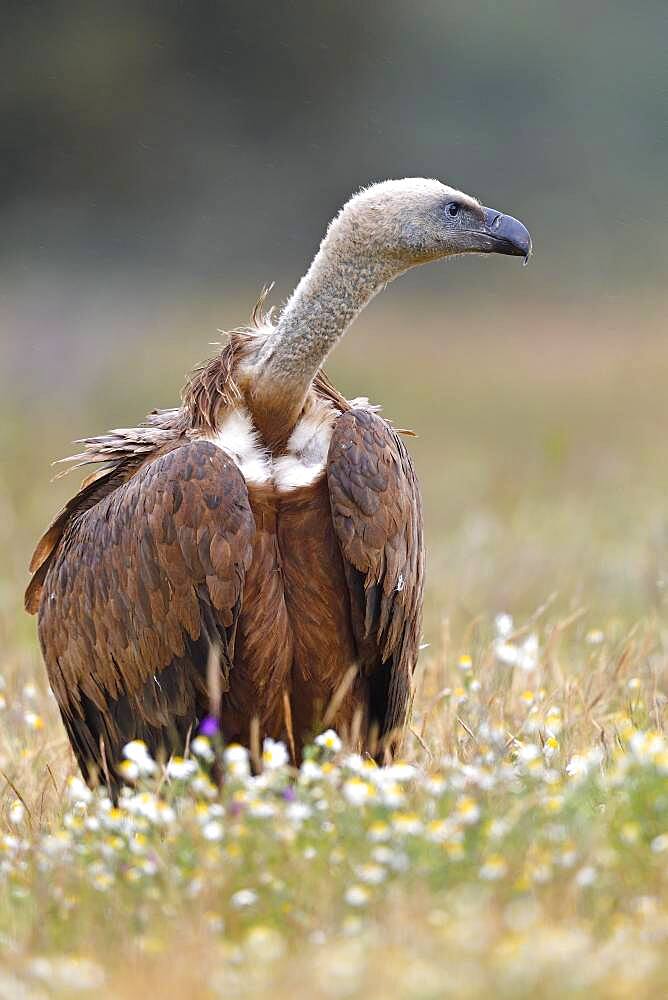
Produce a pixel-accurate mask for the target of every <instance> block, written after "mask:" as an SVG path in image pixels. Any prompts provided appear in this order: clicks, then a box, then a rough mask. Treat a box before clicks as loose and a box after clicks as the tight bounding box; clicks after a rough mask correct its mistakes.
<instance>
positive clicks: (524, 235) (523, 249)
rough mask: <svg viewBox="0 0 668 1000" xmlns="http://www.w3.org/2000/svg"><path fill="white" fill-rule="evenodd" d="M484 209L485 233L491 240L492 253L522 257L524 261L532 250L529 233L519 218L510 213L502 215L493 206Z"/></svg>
mask: <svg viewBox="0 0 668 1000" xmlns="http://www.w3.org/2000/svg"><path fill="white" fill-rule="evenodd" d="M484 211H485V233H486V234H487V235H488V236H489V237H490V238H491V240H492V253H504V254H509V255H510V256H511V257H524V262H525V263H526V262H527V261H528V260H529V257H530V256H531V252H532V250H533V246H532V243H531V235H530V234H529V230H528V229H527V228H526V226H523V225H522V223H521V222H520V221H519V219H513V217H512V215H503V213H502V212H497V211H496V210H495V209H493V208H486V209H485V210H484Z"/></svg>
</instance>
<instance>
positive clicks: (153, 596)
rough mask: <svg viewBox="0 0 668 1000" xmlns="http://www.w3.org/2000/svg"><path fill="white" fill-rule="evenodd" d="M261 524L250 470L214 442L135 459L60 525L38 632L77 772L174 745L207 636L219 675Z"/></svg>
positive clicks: (193, 712) (201, 705)
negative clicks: (134, 467)
mask: <svg viewBox="0 0 668 1000" xmlns="http://www.w3.org/2000/svg"><path fill="white" fill-rule="evenodd" d="M254 530H255V522H254V519H253V515H252V512H251V510H250V506H249V502H248V492H247V489H246V484H245V482H244V479H243V477H242V475H241V473H240V472H239V470H238V469H237V467H236V465H235V464H234V463H233V462H232V460H231V459H230V458H229V457H228V456H226V455H225V454H224V453H223V452H221V451H220V450H219V449H218V448H216V447H215V446H214V445H213V444H211V443H209V442H203V441H201V442H195V443H191V444H184V445H182V446H181V447H178V448H176V449H174V450H172V451H170V452H168V453H167V454H164V455H161V456H160V457H158V458H156V459H155V460H154V461H152V462H150V463H148V464H146V465H145V466H143V467H142V468H141V469H140V470H139V471H138V472H137V473H136V474H135V475H134V476H133V477H132V478H131V479H129V480H128V481H127V482H125V483H123V484H122V485H120V486H119V487H118V488H117V489H115V490H113V491H112V492H110V493H109V494H108V495H107V496H105V497H103V498H102V499H101V500H100V501H99V502H98V503H97V504H95V506H92V507H90V508H89V509H87V510H84V511H83V513H81V514H80V515H79V516H77V517H75V518H74V519H73V520H72V521H71V522H70V523H69V524H68V525H67V527H66V529H65V532H64V534H63V536H62V538H61V539H60V542H59V544H58V547H57V549H56V551H55V553H54V554H53V556H52V558H51V560H50V561H49V565H48V569H47V572H46V576H45V579H44V584H43V593H42V598H41V603H40V607H39V635H40V641H41V644H42V649H43V652H44V658H45V661H46V666H47V670H48V674H49V680H50V682H51V686H52V688H53V691H54V693H55V695H56V699H57V701H58V704H59V706H60V709H61V713H62V715H63V719H64V722H65V725H66V727H67V729H68V733H69V735H70V740H71V742H72V745H73V747H74V750H75V752H76V754H77V757H78V758H79V763H80V765H81V767H82V770H83V772H84V774H86V775H87V776H90V772H91V769H92V768H97V770H98V773H99V772H100V764H101V753H100V740H103V741H104V745H105V749H106V755H107V758H108V761H109V762H111V761H113V760H117V759H118V757H119V754H120V750H121V748H122V746H123V744H124V743H125V742H127V741H128V740H130V739H134V738H143V739H145V740H146V741H147V743H148V744H149V746H150V747H151V748H152V749H153V750H154V752H155V751H157V749H158V748H159V747H160V746H161V745H165V746H167V747H170V746H173V745H175V744H176V743H177V742H178V741H181V740H182V739H183V737H184V736H185V734H186V732H187V730H188V728H189V727H190V726H191V725H192V724H193V723H194V722H195V721H196V718H197V716H198V715H201V713H202V712H203V711H205V710H206V704H207V701H206V698H207V690H206V668H207V660H208V657H209V650H210V648H211V645H212V644H215V645H217V646H218V647H219V649H220V653H221V666H222V669H223V671H224V672H225V673H226V672H227V671H228V670H229V667H230V665H231V662H232V657H233V647H234V636H235V629H236V623H237V618H238V615H239V609H240V605H241V600H242V592H243V583H244V576H245V571H246V569H247V567H248V566H249V564H250V560H251V557H252V538H253V534H254Z"/></svg>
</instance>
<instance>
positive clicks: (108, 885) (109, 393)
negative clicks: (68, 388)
mask: <svg viewBox="0 0 668 1000" xmlns="http://www.w3.org/2000/svg"><path fill="white" fill-rule="evenodd" d="M398 302H400V297H399V296H396V295H394V292H392V293H391V295H390V296H388V301H387V304H386V303H385V301H383V302H382V303H379V304H377V305H376V306H374V308H373V310H372V311H370V313H369V314H368V318H365V319H364V320H362V321H361V323H360V329H359V330H356V331H355V332H354V333H352V334H351V335H350V337H349V339H348V341H347V342H346V344H345V346H344V347H343V348H342V349H341V350H340V352H339V353H338V354H337V355H336V357H335V358H334V359H333V364H332V366H331V367H330V371H331V373H332V374H333V375H334V376H335V378H336V379H337V381H338V383H339V385H340V386H341V388H342V389H344V391H346V392H347V393H348V394H350V395H354V394H358V393H360V392H368V394H369V395H370V396H371V397H372V398H373V399H374V400H379V401H382V402H384V403H385V411H386V414H387V415H388V416H390V417H392V418H393V419H394V420H395V421H396V423H397V424H398V425H400V426H408V427H411V428H413V429H414V430H415V431H416V432H417V433H418V434H419V437H418V438H416V439H415V440H414V441H411V442H409V444H410V447H411V450H412V451H413V454H414V456H415V459H416V464H417V467H418V472H419V474H420V477H421V480H422V482H423V486H424V493H425V500H426V517H427V544H428V552H429V563H428V566H429V576H428V588H427V605H426V620H425V642H426V643H428V644H429V645H428V647H427V648H426V649H425V650H424V651H423V654H422V657H421V661H420V664H419V669H418V678H417V694H416V699H415V709H414V714H413V719H412V724H411V731H410V733H409V734H408V737H407V740H406V745H405V748H404V751H403V761H402V762H401V763H399V764H397V765H396V766H395V767H394V768H392V769H389V770H382V771H379V770H378V769H374V768H372V767H371V766H370V765H369V764H368V763H367V762H365V761H362V760H360V759H358V758H356V757H354V756H351V755H349V754H348V753H346V751H345V748H341V749H339V748H338V745H337V741H336V738H335V737H334V736H333V735H329V736H328V737H326V738H325V739H323V740H322V741H321V744H322V745H317V746H315V747H314V748H313V750H312V754H311V756H310V759H309V761H308V762H307V763H306V764H305V765H304V766H303V768H302V771H301V773H300V774H298V775H297V774H293V773H292V772H291V770H290V769H289V767H287V766H286V765H285V764H284V763H283V753H282V748H281V747H276V746H268V747H267V748H266V753H265V755H264V756H265V767H264V771H263V773H262V775H261V776H260V777H258V778H249V776H248V770H247V759H246V757H245V755H244V754H243V752H241V751H240V750H238V749H237V750H235V749H234V748H232V749H230V750H228V751H227V769H228V780H227V783H226V785H225V788H224V791H223V793H222V795H219V794H218V793H217V792H216V791H215V789H214V788H213V786H212V785H211V782H210V781H209V779H208V777H207V774H208V769H209V764H208V761H207V758H208V757H209V755H210V753H211V747H210V746H208V745H207V744H206V743H200V744H198V745H197V751H198V752H197V753H193V754H192V755H191V757H190V758H189V759H188V760H187V761H185V762H181V761H176V762H173V763H172V765H171V766H170V767H169V769H168V773H167V774H164V773H162V772H159V773H157V774H151V773H148V772H149V771H151V764H150V762H149V761H147V760H146V759H145V757H144V756H143V755H142V754H141V752H140V749H138V748H134V753H133V752H132V751H131V757H132V758H133V759H131V760H129V761H128V764H127V769H128V775H129V776H132V777H136V778H137V782H136V784H135V787H134V788H133V790H131V791H130V790H128V793H127V795H126V796H125V797H124V798H123V800H122V802H121V806H120V808H118V809H114V808H112V807H111V804H110V803H109V802H108V801H107V800H105V799H104V797H103V796H101V795H95V796H91V795H90V794H89V793H88V792H87V790H86V789H85V788H84V787H83V786H82V785H81V783H80V781H79V780H78V779H77V778H76V771H75V768H74V765H73V762H72V758H71V756H70V753H69V750H68V747H67V744H66V740H65V737H64V732H63V730H62V728H61V725H60V722H59V719H58V714H57V710H56V707H55V703H54V701H53V699H52V698H51V697H50V695H49V693H48V689H47V685H46V682H45V676H44V671H43V668H42V665H41V662H40V658H39V653H38V648H37V643H36V639H35V623H34V620H32V619H28V618H27V617H26V616H25V615H24V613H23V611H22V606H21V599H22V591H23V588H24V584H25V580H26V576H25V566H26V564H27V562H28V559H29V555H30V548H31V545H32V543H33V542H34V540H35V537H36V535H37V533H38V531H39V529H40V528H41V527H42V526H43V524H44V523H45V522H46V521H47V520H48V518H49V516H50V515H51V513H52V512H53V511H54V510H55V509H56V507H57V506H58V503H59V502H60V501H61V500H62V499H63V498H64V497H65V496H66V494H67V492H68V491H71V488H72V486H73V483H68V482H65V483H64V484H63V483H62V482H59V483H57V484H55V485H53V486H48V485H47V480H48V475H49V469H48V462H49V461H50V459H51V458H53V457H57V456H59V455H62V454H64V453H66V452H67V449H68V441H69V439H71V438H72V437H74V436H77V435H78V434H80V433H87V432H95V431H97V430H100V429H102V428H103V427H105V426H118V425H123V424H126V423H128V422H129V421H130V420H135V419H138V418H139V417H140V416H141V414H142V413H143V412H144V411H145V410H147V409H149V408H150V407H152V406H154V405H168V404H169V403H170V402H171V401H172V400H173V399H174V397H175V395H176V391H177V387H178V385H179V382H180V380H181V375H182V373H183V372H185V370H186V369H187V367H188V366H189V365H190V364H192V363H194V362H195V361H196V360H198V358H199V357H200V356H201V354H202V353H203V351H204V350H206V348H205V347H204V346H203V345H205V344H206V342H207V341H208V340H210V339H212V338H211V337H210V336H208V334H207V328H206V326H204V327H203V328H202V327H199V326H198V325H197V324H195V328H194V329H193V330H189V331H188V336H187V340H184V337H183V333H182V331H181V332H178V331H177V330H176V329H174V330H169V329H168V330H164V329H163V330H161V332H160V338H161V343H160V344H159V342H158V340H157V338H156V337H155V336H154V335H153V334H151V333H149V334H147V339H146V343H145V344H142V345H138V346H137V351H139V354H140V357H139V362H138V364H136V365H132V366H127V365H124V366H121V365H117V367H115V368H114V367H109V366H108V365H107V366H106V367H105V370H104V371H103V372H102V371H100V370H96V371H94V373H93V374H92V375H91V376H90V378H89V379H88V380H87V381H84V380H83V379H82V380H81V384H80V385H78V386H77V387H76V388H75V389H74V390H73V391H72V392H71V393H67V394H65V393H63V394H62V395H61V396H59V395H58V394H57V390H56V389H55V388H52V389H50V390H47V391H43V390H40V393H39V394H37V393H36V394H35V396H33V397H32V398H31V399H30V402H29V404H26V403H25V396H24V397H23V400H24V401H23V402H22V401H21V392H22V391H23V390H22V389H21V388H20V387H19V388H18V389H17V387H16V386H13V385H9V384H8V385H6V386H5V387H3V388H4V391H3V395H2V402H1V403H0V417H1V418H2V420H1V421H0V446H1V451H0V455H1V457H2V464H1V465H0V685H1V689H0V768H1V772H0V1000H4V998H7V1000H9V998H12V1000H14V998H20V997H26V998H27V997H31V998H38V997H70V996H76V995H82V996H86V995H94V996H97V997H120V998H125V997H128V998H130V997H132V998H134V997H144V996H146V995H148V994H152V995H153V996H156V997H180V996H190V997H197V998H199V997H203V998H208V997H212V998H214V997H221V998H222V997H225V998H228V997H232V998H233V997H264V996H267V997H269V996H272V997H273V998H276V1000H279V998H282V997H286V998H287V997H294V996H309V997H310V996H313V997H325V998H329V997H333V998H337V997H353V998H354V997H357V996H365V997H369V996H371V997H383V998H386V997H387V998H393V997H408V998H416V1000H418V998H419V1000H427V998H439V997H443V996H452V997H456V998H460V997H489V996H494V997H513V998H515V997H534V996H535V995H536V994H538V993H540V995H541V996H542V997H544V998H550V997H560V996H576V997H577V996H583V997H584V996H588V997H591V996H610V997H620V998H621V997H631V996H633V997H641V996H665V995H668V959H666V955H667V954H668V893H667V889H668V740H667V739H666V736H665V735H664V728H665V720H666V698H667V696H668V669H667V667H666V641H667V639H668V631H667V625H668V608H667V605H666V601H667V598H666V589H667V587H668V457H667V449H666V447H665V439H666V429H667V428H668V401H667V397H666V386H668V341H666V338H665V322H664V321H663V320H662V314H663V315H665V303H661V302H652V301H646V302H644V303H641V308H640V314H641V315H642V320H641V321H640V320H639V319H638V315H639V304H638V302H637V301H635V302H634V303H633V304H630V303H629V304H628V305H627V304H625V303H624V302H621V303H620V302H617V301H613V300H609V301H606V302H601V303H595V304H591V303H577V304H572V305H569V306H567V305H564V304H558V305H556V304H555V305H552V306H550V307H547V306H541V307H540V308H539V307H538V306H536V305H535V304H533V305H531V306H527V307H525V308H520V307H518V306H515V307H513V309H512V310H511V311H509V312H508V311H504V310H503V308H501V307H500V306H499V305H498V303H497V304H496V305H495V306H494V307H492V306H488V305H486V304H485V303H480V304H477V303H475V302H471V301H466V302H461V303H459V305H458V306H457V307H456V310H455V313H454V315H453V311H452V310H451V311H450V312H449V313H448V325H447V326H446V327H445V328H442V327H443V326H444V324H443V320H442V317H441V314H440V312H439V306H438V303H433V305H430V304H428V307H424V306H423V312H424V315H423V316H421V318H420V321H419V323H416V321H415V319H414V316H413V314H412V313H409V312H408V311H406V312H397V308H398V307H397V305H396V303H398ZM457 309H459V310H461V312H460V313H458V312H457ZM239 315H240V317H241V316H242V315H243V313H242V312H240V313H239ZM459 320H461V326H462V328H463V329H467V330H469V331H470V333H468V334H466V335H464V334H459V335H454V332H453V331H454V330H456V329H457V328H458V325H459ZM202 329H203V331H204V332H202ZM90 350H91V351H94V348H93V347H91V348H90ZM378 350H380V351H381V352H382V358H383V364H382V367H381V366H380V365H379V364H378V361H377V360H374V358H375V356H376V352H377V351H378ZM157 357H160V358H161V359H162V360H161V364H160V367H159V368H158V367H157V365H156V364H155V363H153V362H152V360H151V359H153V358H157ZM84 361H85V358H82V359H81V364H82V367H83V365H84ZM36 396H38V397H39V398H35V397H36ZM193 750H194V747H193ZM137 776H138V777H137Z"/></svg>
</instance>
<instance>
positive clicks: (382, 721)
mask: <svg viewBox="0 0 668 1000" xmlns="http://www.w3.org/2000/svg"><path fill="white" fill-rule="evenodd" d="M327 479H328V483H329V491H330V498H331V505H332V516H333V520H334V526H335V529H336V532H337V535H338V539H339V544H340V547H341V553H342V555H343V559H344V565H345V570H346V579H347V582H348V589H349V595H350V608H351V616H352V624H353V631H354V635H355V641H356V645H357V652H358V659H359V668H360V670H361V672H362V674H363V675H364V676H366V677H367V678H368V683H369V712H370V719H369V723H370V726H371V727H374V726H375V728H376V730H377V732H378V735H379V736H380V738H381V740H382V741H383V742H384V743H385V745H387V744H388V743H389V744H391V743H393V742H394V741H395V740H396V739H397V738H398V736H399V734H400V732H401V729H402V727H403V725H404V723H405V721H406V717H407V713H408V709H409V704H410V697H411V690H412V674H413V670H414V668H415V664H416V662H417V656H418V648H419V641H420V631H421V621H422V598H423V578H424V549H423V538H422V508H421V501H420V491H419V487H418V483H417V479H416V476H415V471H414V469H413V463H412V461H411V458H410V456H409V454H408V452H407V450H406V448H405V447H404V444H403V442H402V441H401V439H400V437H399V436H398V435H397V433H396V432H395V431H394V430H393V429H392V427H391V426H390V425H389V424H388V423H387V422H386V421H385V420H383V419H382V418H381V417H379V416H377V415H376V414H375V413H373V412H372V411H370V410H366V409H362V408H359V409H352V410H350V411H349V412H347V413H344V414H342V416H341V417H339V418H338V420H337V422H336V424H335V427H334V432H333V435H332V440H331V444H330V449H329V458H328V466H327Z"/></svg>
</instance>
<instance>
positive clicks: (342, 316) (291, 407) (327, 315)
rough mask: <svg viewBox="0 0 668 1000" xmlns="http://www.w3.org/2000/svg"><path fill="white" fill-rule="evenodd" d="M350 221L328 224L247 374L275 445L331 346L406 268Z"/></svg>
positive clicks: (259, 416) (257, 411)
mask: <svg viewBox="0 0 668 1000" xmlns="http://www.w3.org/2000/svg"><path fill="white" fill-rule="evenodd" d="M345 221H347V220H345V218H342V217H339V218H338V219H337V220H335V222H334V223H333V224H332V226H331V227H330V229H329V232H328V233H327V236H326V237H325V239H324V240H323V242H322V245H321V247H320V250H319V251H318V253H317V254H316V256H315V258H314V260H313V263H312V264H311V266H310V268H309V269H308V271H307V272H306V274H305V275H304V277H303V278H302V279H301V281H300V282H299V284H298V285H297V287H296V289H295V290H294V292H293V293H292V295H291V296H290V298H289V299H288V302H287V303H286V305H285V308H284V310H283V312H282V313H281V316H280V318H279V321H278V323H277V324H276V326H275V327H274V329H273V331H272V332H271V333H270V334H269V336H268V337H267V339H266V340H265V342H264V344H263V345H262V347H261V348H260V351H259V354H258V355H257V357H256V359H255V362H254V363H253V365H252V369H251V371H250V373H249V374H250V384H249V392H248V397H249V400H248V401H249V406H250V409H251V411H252V414H253V418H254V421H255V424H256V426H257V427H258V429H259V431H260V433H261V434H262V437H263V438H264V440H265V443H266V444H267V446H268V447H270V448H271V449H272V450H275V451H276V450H278V451H280V450H281V449H282V448H284V447H285V445H286V443H287V441H288V438H289V436H290V433H291V431H292V430H293V428H294V426H295V424H296V422H297V420H298V418H299V414H300V412H301V410H302V407H303V406H304V402H305V400H306V396H307V394H308V391H309V388H310V386H311V383H312V381H313V378H314V376H315V374H316V373H317V371H318V369H319V368H320V367H321V365H322V364H323V363H324V361H325V359H326V357H327V355H328V354H329V352H330V351H331V350H332V348H333V347H334V346H335V345H336V344H337V343H338V341H339V340H340V339H341V338H342V337H343V334H344V333H345V332H346V330H347V329H348V327H349V326H350V324H351V323H352V321H353V320H354V319H355V317H356V316H357V314H358V313H359V312H360V311H361V310H362V309H363V308H364V306H365V305H366V304H367V303H368V302H369V301H370V300H371V299H372V298H373V297H374V295H376V294H377V293H378V292H380V291H381V290H382V289H383V288H384V287H385V285H386V284H387V283H388V282H390V281H392V279H393V278H396V277H397V276H398V275H399V274H401V273H402V272H403V271H404V270H406V267H405V266H403V265H400V264H399V262H398V261H396V260H393V261H388V260H387V259H383V258H382V257H380V256H374V255H372V254H370V253H369V248H368V246H366V247H365V246H363V245H360V243H359V242H358V241H356V240H355V239H354V238H351V229H352V227H351V226H350V225H344V222H345ZM341 228H343V229H344V230H345V232H344V233H341V232H340V229H341ZM352 236H353V237H354V229H352Z"/></svg>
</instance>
